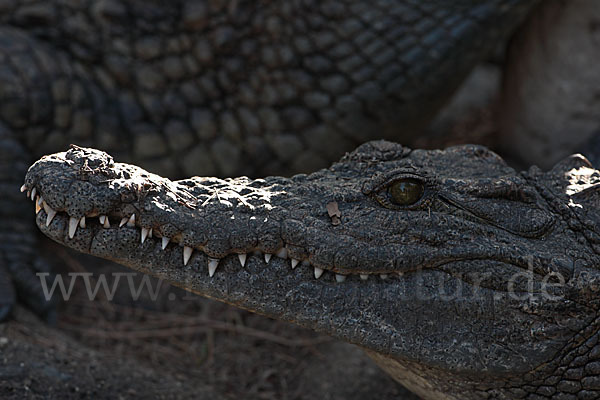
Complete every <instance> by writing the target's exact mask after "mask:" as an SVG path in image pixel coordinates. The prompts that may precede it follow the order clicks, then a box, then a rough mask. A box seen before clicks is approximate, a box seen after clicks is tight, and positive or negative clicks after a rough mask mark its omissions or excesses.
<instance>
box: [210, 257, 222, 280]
mask: <svg viewBox="0 0 600 400" xmlns="http://www.w3.org/2000/svg"><path fill="white" fill-rule="evenodd" d="M218 266H219V259H218V258H210V257H209V258H208V276H210V277H211V278H212V276H213V275H214V274H215V271H216V270H217V267H218Z"/></svg>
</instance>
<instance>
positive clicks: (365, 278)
mask: <svg viewBox="0 0 600 400" xmlns="http://www.w3.org/2000/svg"><path fill="white" fill-rule="evenodd" d="M360 279H362V280H363V281H366V280H367V279H369V275H366V274H360Z"/></svg>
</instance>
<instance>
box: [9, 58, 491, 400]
mask: <svg viewBox="0 0 600 400" xmlns="http://www.w3.org/2000/svg"><path fill="white" fill-rule="evenodd" d="M498 75H499V73H498V71H495V72H494V71H493V69H492V70H491V72H490V71H487V72H485V71H484V72H483V75H482V76H479V77H475V78H473V80H475V81H477V80H478V79H479V80H480V81H481V80H482V79H483V80H482V81H481V82H483V85H484V88H483V89H481V85H482V83H481V82H479V83H477V82H475V83H474V85H475V87H478V88H480V89H481V90H482V92H481V90H480V92H481V93H476V94H475V95H473V93H474V92H473V90H471V89H467V90H463V91H462V94H461V93H459V95H458V96H457V98H458V100H457V101H455V102H454V103H453V104H452V105H451V106H450V107H449V108H448V109H447V111H446V113H445V115H446V116H445V117H444V116H443V117H441V118H440V119H439V120H438V121H437V122H436V124H437V125H434V126H437V128H435V131H432V132H430V134H429V135H427V136H424V137H421V138H420V139H419V140H417V142H416V143H414V144H413V145H414V146H415V147H424V148H441V147H446V146H449V145H453V144H458V143H481V144H485V145H488V146H491V147H493V144H494V141H493V138H494V134H495V129H494V124H493V123H492V122H491V121H492V118H491V115H492V111H491V108H490V106H489V104H490V103H492V102H493V94H494V92H493V90H494V87H495V86H494V79H497V77H498ZM486 76H487V78H486ZM489 80H492V83H491V84H490V81H489ZM472 85H473V84H472ZM486 85H487V89H486V88H485V86H486ZM472 87H473V86H472ZM482 99H483V101H482ZM474 104H476V105H477V106H474ZM481 104H483V106H481ZM455 115H461V117H460V118H458V119H456V118H455V117H454V118H453V116H455ZM441 132H443V134H442V133H441ZM40 236H41V235H40ZM42 243H43V245H42V247H43V248H42V252H43V254H44V255H45V257H46V258H47V259H48V260H52V263H53V264H54V266H55V267H56V268H57V269H58V270H59V271H60V272H63V273H65V272H91V273H93V275H92V281H93V280H94V279H97V277H98V276H100V274H101V273H105V274H108V275H111V274H113V273H114V272H126V270H125V269H124V268H122V267H120V266H118V265H114V264H111V263H108V262H104V261H102V260H98V259H95V258H92V257H86V256H81V255H79V254H76V253H75V252H72V251H70V250H67V249H65V248H62V247H60V246H58V245H55V244H53V243H50V241H48V240H45V239H44V240H42ZM136 279H137V281H136V282H137V284H139V279H142V278H141V276H136ZM76 282H77V283H76V284H75V286H74V291H73V294H72V296H71V298H70V300H69V301H66V302H63V303H61V304H60V305H59V313H58V320H57V321H56V324H55V326H53V327H50V326H48V325H47V324H45V323H44V322H42V321H40V320H39V319H37V317H35V316H33V315H31V314H30V313H29V312H28V311H26V310H24V309H18V310H16V312H15V318H14V320H12V321H10V322H8V323H5V324H0V398H1V399H86V398H95V399H116V398H118V399H129V398H157V399H159V398H177V399H179V398H180V399H188V398H190V399H191V398H194V399H240V398H243V399H284V400H286V399H289V400H292V399H331V400H333V399H340V400H341V399H349V400H351V399H361V400H362V399H405V400H411V399H417V397H416V396H414V395H413V394H411V393H409V392H408V391H407V390H406V389H404V388H402V387H401V386H400V385H398V384H396V383H395V382H394V381H393V380H392V379H391V378H389V377H388V376H387V375H386V374H384V373H383V372H382V371H380V370H379V369H378V367H377V366H376V365H375V364H374V363H373V362H372V361H371V360H370V359H369V358H368V357H367V356H366V355H364V353H363V352H362V351H361V350H360V349H358V348H357V347H355V346H352V345H349V344H345V343H340V342H337V341H334V340H333V339H331V338H329V337H325V336H322V335H319V334H317V333H315V332H312V331H309V330H306V329H302V328H299V327H296V326H292V325H290V324H286V323H282V322H278V321H274V320H271V319H269V318H265V317H261V316H258V315H255V314H251V313H248V312H245V311H241V310H238V309H235V308H233V307H229V306H227V305H224V304H221V303H218V302H215V301H211V300H207V299H203V298H200V297H196V296H191V295H187V294H186V293H185V292H183V291H182V290H179V289H176V288H172V287H169V286H168V285H166V284H164V285H163V286H162V287H160V290H158V296H157V298H156V299H155V300H152V299H149V298H147V297H144V295H142V297H141V298H140V299H138V300H133V299H132V297H131V292H130V290H128V287H127V285H118V287H117V292H116V295H115V297H114V298H113V299H111V300H110V301H109V300H108V299H107V297H106V296H104V295H103V293H102V291H101V292H100V294H99V295H98V296H97V297H96V298H95V299H94V300H90V299H88V298H87V295H86V291H85V287H84V285H83V281H82V280H77V281H76ZM151 284H152V287H154V288H156V285H157V281H156V280H152V281H151ZM143 292H144V293H145V292H146V291H143Z"/></svg>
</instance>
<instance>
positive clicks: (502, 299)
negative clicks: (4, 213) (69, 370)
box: [22, 141, 600, 399]
mask: <svg viewBox="0 0 600 400" xmlns="http://www.w3.org/2000/svg"><path fill="white" fill-rule="evenodd" d="M599 188H600V174H599V172H598V171H597V170H595V169H594V168H592V166H591V165H590V164H589V163H588V162H587V160H586V159H585V158H583V157H581V156H572V157H571V158H568V159H566V160H564V161H563V162H561V163H559V164H557V165H556V166H555V167H554V168H553V169H552V170H551V171H549V172H546V173H544V172H542V171H540V170H539V169H537V168H535V167H532V168H531V169H530V170H529V171H527V172H521V173H518V172H516V171H515V170H513V169H512V168H510V167H508V166H507V165H506V164H505V163H504V161H503V160H502V159H501V158H500V157H498V156H497V155H496V154H494V153H492V152H490V151H489V150H487V149H485V148H483V147H480V146H459V147H452V148H449V149H446V150H444V151H424V150H410V149H408V148H406V147H403V146H400V145H397V144H394V143H390V142H384V141H379V142H369V143H366V144H364V145H362V146H360V147H359V148H358V149H356V150H355V151H354V152H352V153H350V154H348V155H346V156H345V157H344V158H343V159H342V160H341V161H340V162H338V163H336V164H334V165H333V166H332V167H330V168H329V169H324V170H321V171H318V172H315V173H313V174H310V175H296V176H294V177H292V178H282V177H268V178H264V179H256V180H251V179H248V178H236V179H225V180H223V179H217V178H207V177H193V178H190V179H186V180H180V181H170V180H169V179H166V178H162V177H160V176H158V175H154V174H151V173H149V172H147V171H145V170H143V169H141V168H139V167H136V166H133V165H128V164H120V163H115V162H114V161H113V159H112V157H110V156H109V155H108V154H106V153H104V152H101V151H98V150H93V149H84V148H79V147H76V146H74V147H73V148H72V149H71V150H69V151H67V152H63V153H58V154H54V155H51V156H46V157H43V158H42V159H41V160H40V161H38V162H36V163H35V164H34V165H33V166H32V167H31V168H30V169H29V172H28V173H27V176H26V180H25V184H24V185H23V188H22V190H23V191H24V192H27V194H28V195H29V196H30V197H32V198H34V200H35V202H36V212H37V218H36V222H37V225H38V226H39V228H40V229H41V230H42V231H43V232H44V233H45V234H46V235H47V236H49V237H50V238H52V239H53V240H55V241H57V242H59V243H62V244H64V245H66V246H69V247H72V248H74V249H77V250H79V251H81V252H84V253H88V254H92V255H95V256H99V257H103V258H107V259H111V260H114V261H116V262H118V263H121V264H123V265H126V266H129V267H131V268H134V269H136V270H139V271H143V272H146V273H150V274H152V275H155V276H157V277H160V278H163V279H165V280H167V281H169V282H171V283H173V284H175V285H178V286H180V287H183V288H185V289H187V290H190V291H192V292H195V293H198V294H201V295H204V296H208V297H212V298H215V299H218V300H221V301H225V302H228V303H231V304H234V305H236V306H239V307H242V308H245V309H248V310H251V311H255V312H258V313H261V314H264V315H267V316H270V317H273V318H277V319H281V320H285V321H289V322H294V323H297V324H300V325H303V326H306V327H310V328H312V329H315V330H317V331H321V332H326V333H329V334H331V335H333V336H335V337H337V338H339V339H342V340H346V341H348V342H351V343H354V344H357V345H359V346H360V347H362V348H364V349H365V350H366V352H367V353H368V354H369V355H370V356H371V357H372V358H373V359H374V360H375V361H376V362H378V364H379V365H381V366H382V367H383V368H384V369H385V370H386V371H388V372H389V373H390V374H391V375H392V376H393V377H394V378H395V379H396V380H398V381H399V382H401V383H402V384H404V385H405V386H406V387H408V388H409V389H411V390H413V391H414V392H415V393H417V394H419V395H421V396H422V397H423V398H426V399H487V398H494V399H513V398H523V399H538V398H540V397H539V396H543V397H545V398H577V399H596V398H598V396H600V344H599V343H598V337H599V333H598V330H599V329H600V318H599V313H598V309H599V306H600V305H599V300H600V293H599V286H598V285H599V284H600V272H599V271H598V266H599V265H600V257H599V255H598V252H599V251H600V229H599V228H598V224H599V223H600V213H598V205H599V202H600V195H599V194H598V190H599ZM340 372H341V373H343V371H341V369H340ZM332 373H335V371H332Z"/></svg>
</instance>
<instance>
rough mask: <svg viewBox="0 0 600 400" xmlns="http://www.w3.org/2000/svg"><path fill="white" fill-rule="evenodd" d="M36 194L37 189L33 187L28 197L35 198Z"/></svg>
mask: <svg viewBox="0 0 600 400" xmlns="http://www.w3.org/2000/svg"><path fill="white" fill-rule="evenodd" d="M36 194H37V189H36V188H33V189H32V190H31V196H30V197H31V201H33V200H35V195H36Z"/></svg>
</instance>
